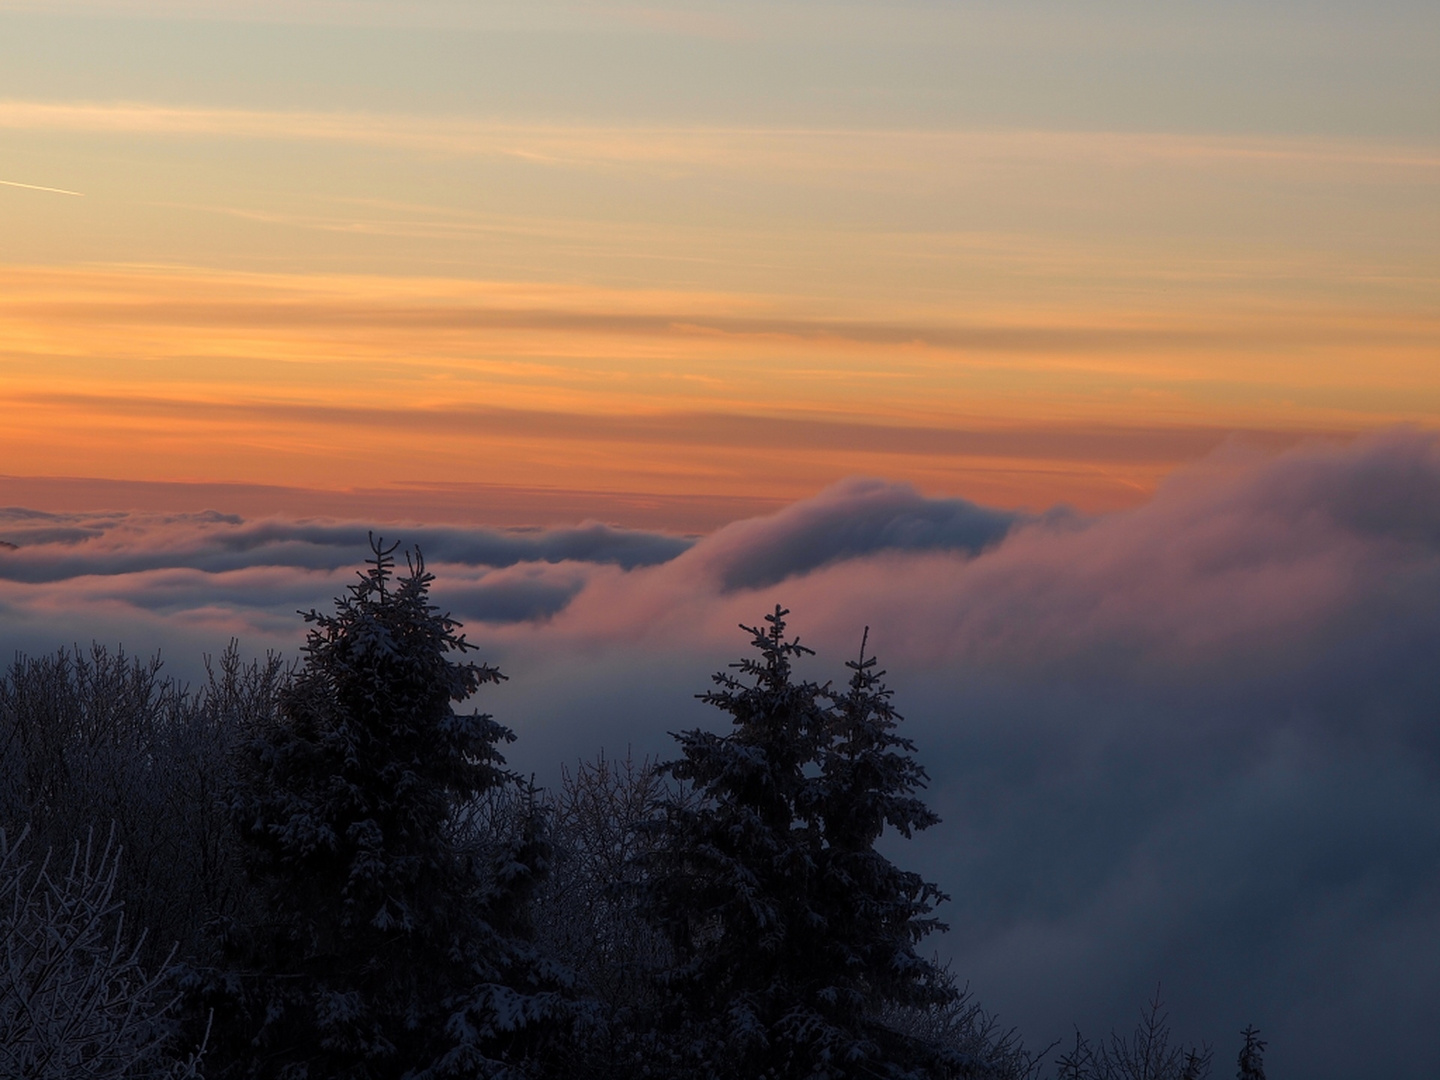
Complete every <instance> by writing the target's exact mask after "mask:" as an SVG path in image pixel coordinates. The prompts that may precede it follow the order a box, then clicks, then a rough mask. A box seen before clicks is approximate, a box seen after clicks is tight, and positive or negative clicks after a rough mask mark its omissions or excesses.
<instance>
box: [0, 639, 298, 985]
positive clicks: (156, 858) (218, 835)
mask: <svg viewBox="0 0 1440 1080" xmlns="http://www.w3.org/2000/svg"><path fill="white" fill-rule="evenodd" d="M284 675H285V673H284V670H283V668H282V666H281V663H280V661H279V660H278V658H275V657H271V658H269V659H268V660H267V661H265V662H261V663H252V664H249V665H246V664H242V663H241V662H240V659H239V654H238V650H237V649H236V647H235V646H234V645H233V644H232V646H231V648H230V649H229V650H228V651H227V652H226V653H225V655H224V656H223V657H221V659H220V663H219V666H218V670H213V671H212V672H211V673H210V677H209V678H208V679H207V681H206V683H205V685H204V686H202V687H201V688H200V689H199V690H198V691H194V692H192V691H190V690H188V689H187V688H185V687H183V686H181V685H179V684H178V683H176V682H175V681H174V680H172V679H168V678H165V677H164V676H163V674H162V671H161V664H160V660H159V658H158V657H155V658H152V659H150V660H148V661H143V662H142V661H139V660H134V659H132V658H130V657H127V656H126V655H125V653H124V652H123V651H119V652H114V653H112V652H110V651H108V650H107V649H105V648H103V647H101V646H99V645H96V646H93V647H92V648H91V649H90V650H89V651H88V652H85V651H81V650H79V649H76V650H74V651H69V650H62V651H60V652H58V653H55V654H52V655H49V656H41V657H33V658H32V657H21V658H19V659H17V660H16V661H15V662H14V663H13V664H12V665H11V667H10V668H9V670H8V671H7V672H5V673H4V675H3V677H0V826H4V827H6V828H8V829H9V830H10V832H11V834H12V835H14V834H18V833H19V832H20V831H22V830H25V829H28V830H29V831H30V834H31V837H32V841H33V843H34V844H35V845H37V846H39V847H41V848H42V849H43V848H45V847H54V848H57V849H68V848H69V847H70V845H71V844H73V843H74V841H75V839H76V838H77V837H81V836H84V835H85V832H86V830H87V829H88V827H89V826H90V823H91V822H110V823H112V824H111V828H112V829H113V832H114V837H115V842H116V844H117V845H118V846H120V847H123V848H124V850H125V851H126V857H125V859H124V860H123V862H122V863H121V864H120V866H119V869H118V873H117V877H116V882H115V895H116V897H117V899H120V900H123V901H124V904H125V911H126V914H127V918H128V919H129V921H130V922H131V923H132V925H139V926H145V927H147V928H148V930H149V938H148V939H147V943H146V945H145V947H144V949H143V950H142V952H143V958H144V959H145V960H146V962H147V963H151V964H155V963H158V961H159V960H160V959H162V958H163V957H164V956H165V955H166V954H167V953H168V952H169V951H170V949H171V948H172V947H175V946H177V945H178V948H179V954H180V955H182V956H191V955H195V954H198V953H202V952H204V951H205V949H206V947H207V945H206V927H207V925H208V923H209V922H210V920H211V919H212V918H213V917H215V915H216V914H217V913H223V912H225V911H227V910H228V908H229V907H230V905H232V904H233V903H234V902H235V900H236V890H237V888H238V885H239V880H240V879H239V875H238V873H237V866H236V863H235V860H234V851H233V849H234V846H235V845H234V843H233V839H232V834H231V829H230V822H229V815H228V809H227V806H226V798H227V795H228V791H229V789H230V787H231V786H232V782H231V767H230V754H231V749H232V747H233V744H234V742H235V732H236V731H238V730H239V729H240V727H241V726H242V725H243V724H245V723H248V722H252V721H254V720H255V719H256V718H258V717H259V716H262V715H265V714H267V713H269V712H272V711H273V709H274V707H275V699H276V694H277V692H278V689H279V687H280V685H281V684H282V683H283V682H284Z"/></svg>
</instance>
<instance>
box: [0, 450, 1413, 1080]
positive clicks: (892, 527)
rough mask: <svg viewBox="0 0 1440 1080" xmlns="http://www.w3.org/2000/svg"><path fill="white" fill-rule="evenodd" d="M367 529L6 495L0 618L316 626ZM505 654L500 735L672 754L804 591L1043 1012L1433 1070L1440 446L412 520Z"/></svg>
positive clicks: (288, 638) (930, 854)
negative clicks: (718, 504)
mask: <svg viewBox="0 0 1440 1080" xmlns="http://www.w3.org/2000/svg"><path fill="white" fill-rule="evenodd" d="M371 527H372V526H371V525H370V524H369V523H364V522H335V521H296V520H278V519H266V520H244V519H241V518H238V517H235V516H229V515H223V514H218V513H210V514H177V515H168V516H167V515H158V514H143V513H134V512H128V513H127V512H107V513H90V514H52V513H40V512H35V511H27V510H23V509H14V508H12V509H7V510H0V540H4V541H6V542H7V543H8V544H11V545H14V547H13V548H10V547H6V548H4V549H3V550H0V648H3V649H5V650H7V655H8V652H11V651H15V650H20V651H24V652H28V653H32V654H33V653H37V652H43V651H48V650H50V649H53V648H58V647H61V646H64V645H67V644H71V643H79V644H81V645H88V644H89V642H91V641H92V640H98V641H100V642H102V643H106V644H108V645H110V646H112V647H113V646H115V645H117V644H122V643H123V645H124V646H125V648H126V649H127V650H128V651H130V652H131V653H134V654H145V655H148V654H149V653H151V652H153V651H155V650H156V649H160V650H161V651H162V653H163V655H164V656H165V657H166V658H167V663H168V669H169V670H171V671H172V672H174V673H176V674H177V675H179V676H180V677H182V678H195V677H198V675H199V673H200V672H201V671H202V670H203V667H202V664H203V660H202V658H203V656H204V654H205V653H207V652H208V653H212V654H213V653H215V652H218V651H219V650H220V649H222V648H223V647H224V646H225V644H226V642H227V641H228V640H229V639H230V638H231V637H232V636H233V637H238V638H239V639H240V642H241V647H242V650H243V651H245V652H248V653H252V654H259V653H263V652H264V651H265V650H266V649H271V648H274V649H281V650H283V651H285V652H286V653H288V654H290V655H295V654H296V653H297V652H298V646H299V645H300V643H301V642H302V640H303V633H304V624H303V621H302V620H301V619H300V617H299V615H298V614H297V611H298V610H302V609H309V608H311V607H322V608H323V607H326V606H328V604H329V602H330V599H331V598H332V597H333V596H334V595H335V594H336V593H338V592H339V591H340V590H341V589H343V588H344V587H345V585H346V584H347V583H348V582H350V581H353V580H354V574H355V570H356V567H357V566H359V565H360V564H361V562H362V560H363V559H364V557H365V555H366V553H367V551H368V543H367V536H368V533H369V531H370V529H371ZM377 531H381V532H383V533H384V535H385V536H386V537H387V538H393V539H396V540H403V541H404V542H406V543H407V544H416V545H418V546H419V547H420V548H421V549H422V550H423V552H424V555H425V558H426V561H427V564H428V566H429V568H430V569H431V570H432V571H433V572H434V573H435V574H436V576H437V580H436V584H435V587H434V595H435V597H436V599H437V601H438V602H439V603H440V604H441V605H442V606H443V607H446V608H448V609H449V610H451V611H452V612H453V613H454V615H455V616H456V617H457V618H460V619H462V620H464V621H465V623H466V631H467V633H468V635H469V637H470V639H471V640H472V641H473V642H474V643H475V644H477V645H478V646H479V653H478V654H477V655H478V657H479V658H480V659H483V660H487V661H491V662H497V663H498V664H499V665H500V666H501V667H502V669H503V670H504V671H505V672H506V673H507V674H508V675H509V676H510V681H509V682H507V683H505V684H503V685H501V686H499V687H494V688H487V689H486V690H485V691H484V694H485V697H484V698H483V700H482V701H481V702H480V704H481V705H482V706H483V707H484V708H485V709H486V710H487V711H491V712H493V713H495V714H496V716H497V718H498V719H500V720H502V721H503V722H505V723H507V724H509V725H510V726H511V727H512V728H514V729H515V731H516V732H517V734H518V735H519V736H520V738H519V741H518V742H517V743H516V744H515V745H514V746H513V747H512V748H511V751H510V756H511V761H512V763H514V764H515V765H517V767H519V768H521V769H523V770H525V771H527V772H531V771H533V772H534V773H535V774H536V775H537V777H538V778H539V779H540V780H541V781H542V782H547V781H551V780H553V779H554V778H555V776H556V775H557V774H558V768H559V765H560V764H561V763H562V762H564V761H573V760H574V759H576V758H581V757H590V756H593V755H594V753H596V752H597V751H598V750H599V749H600V748H601V747H602V746H603V747H605V748H606V749H607V750H608V751H609V752H610V753H611V754H612V755H613V754H616V753H624V752H625V750H626V749H627V748H633V750H634V752H635V753H637V754H661V755H664V754H666V753H668V752H669V746H670V745H671V744H670V741H669V738H668V736H667V734H666V733H667V732H669V731H674V730H678V729H680V728H686V727H692V726H696V725H712V724H716V723H719V722H721V721H722V720H723V717H722V716H720V715H719V714H716V713H713V710H709V709H707V707H705V706H704V705H703V704H701V703H699V702H697V701H696V700H695V698H694V695H695V694H696V693H698V692H701V691H703V690H705V689H706V687H707V686H708V683H709V678H708V677H709V675H710V673H711V672H713V671H715V670H716V669H718V668H721V667H723V666H724V665H725V664H726V663H727V662H729V661H731V660H734V659H737V658H738V657H739V656H740V655H742V654H743V653H744V651H745V649H746V643H747V640H748V637H747V635H745V634H744V633H743V632H742V631H740V630H739V629H738V628H737V624H739V623H746V624H754V623H756V622H757V621H759V620H760V619H761V618H762V617H763V615H764V614H765V613H766V612H767V611H771V610H773V609H774V606H775V605H776V604H777V603H781V604H784V605H785V606H787V607H788V608H789V609H790V610H791V616H790V625H791V629H792V630H794V631H795V632H796V633H798V634H799V635H800V636H801V638H802V640H803V641H804V642H805V643H806V644H808V645H810V646H812V647H814V648H815V649H817V650H818V653H819V655H818V656H817V657H815V658H813V659H812V660H811V661H810V662H809V664H808V667H806V668H805V669H803V671H802V673H803V674H806V675H809V676H812V677H814V678H817V679H819V680H821V681H823V680H825V679H832V678H833V679H837V680H838V679H840V678H842V677H843V675H844V670H843V662H844V660H846V659H848V658H850V657H852V656H853V655H854V654H855V652H856V651H857V649H858V647H859V642H860V635H861V633H862V630H863V628H864V627H866V626H868V627H870V642H871V645H872V647H873V649H874V650H875V651H878V653H879V655H880V658H881V660H882V662H883V664H884V666H885V667H886V668H888V670H889V672H890V675H889V682H890V683H891V685H892V686H893V687H894V688H895V690H896V692H897V696H896V701H897V704H898V705H899V707H900V709H901V711H902V712H903V713H904V714H905V715H906V717H907V729H908V734H910V735H911V736H912V737H913V738H914V739H915V740H916V742H917V743H918V744H919V748H920V755H921V758H922V760H923V761H924V763H925V765H926V767H927V768H928V770H929V773H930V776H931V778H932V784H931V787H930V790H929V798H930V800H931V802H932V804H933V805H934V806H935V807H936V809H937V810H938V811H939V812H940V813H941V815H942V816H943V817H944V819H945V821H944V823H943V824H942V825H940V826H938V827H936V828H934V829H932V830H930V831H929V832H928V833H926V834H924V835H923V836H922V837H920V838H919V839H917V840H916V841H915V842H913V843H911V844H909V845H903V844H897V845H896V848H895V850H896V851H897V852H899V853H901V856H900V857H902V858H903V860H904V861H905V862H906V863H907V864H909V865H912V866H915V867H916V868H918V869H921V870H923V871H924V872H925V873H926V874H927V876H929V877H931V878H933V879H935V880H937V881H939V882H940V883H941V885H942V886H943V887H944V888H945V889H946V891H947V892H948V893H949V894H950V895H951V897H952V899H951V901H950V902H949V903H948V904H947V905H946V906H945V909H944V912H943V914H944V915H945V917H946V918H947V920H948V921H949V923H950V924H951V927H952V929H951V931H950V933H949V934H948V935H945V936H944V937H943V938H939V939H932V942H931V944H932V945H933V947H934V948H936V949H937V950H938V951H939V952H940V953H941V955H942V956H945V957H948V958H950V959H952V960H953V962H954V965H955V969H956V971H957V972H958V973H959V974H960V975H961V977H962V979H968V980H969V982H970V984H971V987H972V989H974V990H975V991H976V992H977V994H978V995H979V997H980V998H981V1000H982V1001H983V1002H985V1004H987V1006H989V1007H990V1008H992V1009H996V1010H998V1011H999V1012H1000V1013H1001V1015H1002V1018H1003V1019H1004V1020H1006V1021H1007V1022H1010V1023H1014V1024H1018V1025H1020V1027H1021V1028H1022V1030H1023V1031H1024V1032H1025V1034H1026V1035H1027V1037H1028V1038H1029V1040H1030V1041H1031V1042H1039V1043H1042V1044H1043V1043H1045V1042H1048V1041H1049V1040H1050V1039H1052V1038H1061V1037H1065V1036H1067V1035H1068V1034H1069V1032H1070V1030H1071V1025H1072V1024H1079V1025H1080V1026H1081V1027H1082V1028H1084V1029H1085V1030H1086V1031H1088V1032H1090V1033H1092V1034H1103V1033H1104V1032H1105V1031H1107V1030H1108V1029H1109V1028H1110V1027H1111V1026H1112V1025H1119V1026H1122V1027H1124V1026H1128V1025H1129V1024H1130V1023H1131V1022H1132V1020H1133V1017H1134V1014H1135V1012H1136V1010H1137V1008H1138V1007H1139V1005H1140V1004H1141V1003H1142V1000H1143V999H1144V998H1145V997H1146V996H1147V995H1149V994H1150V993H1153V992H1154V990H1155V987H1156V985H1157V983H1158V984H1160V987H1161V991H1162V993H1163V996H1164V998H1165V1000H1166V1001H1167V1003H1168V1006H1169V1009H1170V1012H1171V1015H1172V1019H1173V1021H1174V1023H1175V1025H1176V1027H1177V1029H1178V1030H1179V1031H1180V1032H1181V1033H1182V1034H1183V1035H1185V1036H1187V1037H1190V1038H1208V1039H1210V1040H1212V1041H1213V1042H1215V1043H1216V1044H1217V1049H1218V1050H1219V1052H1220V1054H1221V1057H1220V1060H1219V1068H1218V1070H1217V1075H1222V1076H1223V1075H1227V1074H1228V1072H1229V1071H1230V1070H1231V1069H1232V1068H1233V1065H1232V1064H1231V1062H1233V1059H1234V1053H1235V1048H1236V1046H1237V1045H1238V1039H1237V1035H1236V1033H1237V1032H1238V1031H1239V1029H1240V1028H1241V1027H1242V1026H1244V1025H1245V1024H1246V1023H1251V1022H1253V1023H1255V1024H1257V1025H1258V1026H1260V1027H1261V1028H1262V1029H1263V1031H1264V1033H1265V1035H1266V1037H1267V1038H1268V1039H1269V1040H1270V1042H1271V1047H1272V1049H1271V1052H1270V1055H1269V1057H1268V1059H1267V1061H1268V1062H1269V1063H1270V1064H1271V1065H1272V1068H1271V1072H1272V1074H1273V1075H1276V1076H1291V1077H1302V1076H1303V1077H1307V1078H1311V1080H1329V1078H1333V1080H1341V1078H1351V1077H1356V1076H1386V1077H1391V1078H1396V1080H1401V1078H1409V1077H1414V1078H1420V1077H1429V1076H1432V1075H1434V1068H1435V1060H1436V1059H1435V1051H1434V1047H1433V1031H1434V1027H1435V1021H1436V1015H1437V1014H1436V1011H1435V1002H1437V1001H1440V439H1437V438H1436V437H1435V436H1433V435H1430V434H1426V433H1422V432H1416V431H1398V432H1391V433H1388V434H1385V435H1381V436H1376V437H1372V438H1368V439H1365V440H1361V441H1358V442H1354V443H1350V444H1345V445H1339V444H1334V445H1328V444H1327V445H1321V444H1315V445H1308V446H1302V447H1300V448H1298V449H1295V450H1291V451H1289V452H1286V453H1284V454H1280V455H1278V456H1277V455H1263V454H1259V453H1258V452H1248V451H1246V450H1244V449H1243V448H1239V447H1228V448H1226V449H1224V450H1222V451H1221V452H1220V453H1218V454H1216V455H1214V456H1212V457H1211V458H1210V459H1207V460H1206V461H1205V462H1203V463H1202V464H1200V465H1198V466H1196V467H1193V468H1191V469H1188V470H1185V471H1183V472H1181V473H1178V474H1176V475H1175V476H1173V477H1172V478H1171V479H1170V480H1169V481H1168V482H1167V483H1166V484H1165V485H1164V486H1163V487H1162V488H1161V490H1160V491H1159V492H1158V493H1157V494H1156V495H1155V496H1154V498H1152V499H1151V500H1150V501H1149V502H1147V503H1145V504H1144V505H1143V506H1140V507H1138V508H1136V509H1133V510H1129V511H1124V512H1120V513H1114V514H1108V515H1104V516H1100V517H1085V516H1082V515H1079V514H1075V513H1072V512H1067V511H1064V510H1057V511H1053V512H1050V513H1047V514H1042V515H1021V514H1015V513H1010V512H1006V511H999V510H993V509H987V508H985V507H981V506H977V505H974V504H971V503H968V502H966V501H964V500H960V499H931V498H926V497H924V496H922V495H920V494H918V493H917V492H915V491H914V490H913V489H911V488H909V487H906V486H903V485H897V484H891V483H886V482H883V481H879V480H851V481H847V482H845V483H842V484H839V485H836V486H835V487H833V488H830V489H828V490H826V491H824V492H822V493H820V494H819V495H817V496H815V497H814V498H811V499H807V500H804V501H802V502H799V503H796V504H794V505H792V506H789V507H787V508H785V509H783V510H781V511H780V512H778V513H775V514H773V515H770V516H766V517H761V518H753V519H749V520H743V521H738V522H735V523H733V524H731V525H728V526H726V527H724V528H722V529H719V530H718V531H716V532H714V533H711V534H709V535H706V536H703V537H698V538H697V537H685V536H676V535H669V534H664V533H657V532H645V531H637V530H622V529H616V528H612V527H608V526H605V525H601V524H585V525H581V526H578V527H575V528H567V529H545V530H538V529H537V530H486V529H477V528H457V527H420V526H397V525H393V524H387V525H385V526H384V527H383V529H377Z"/></svg>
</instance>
